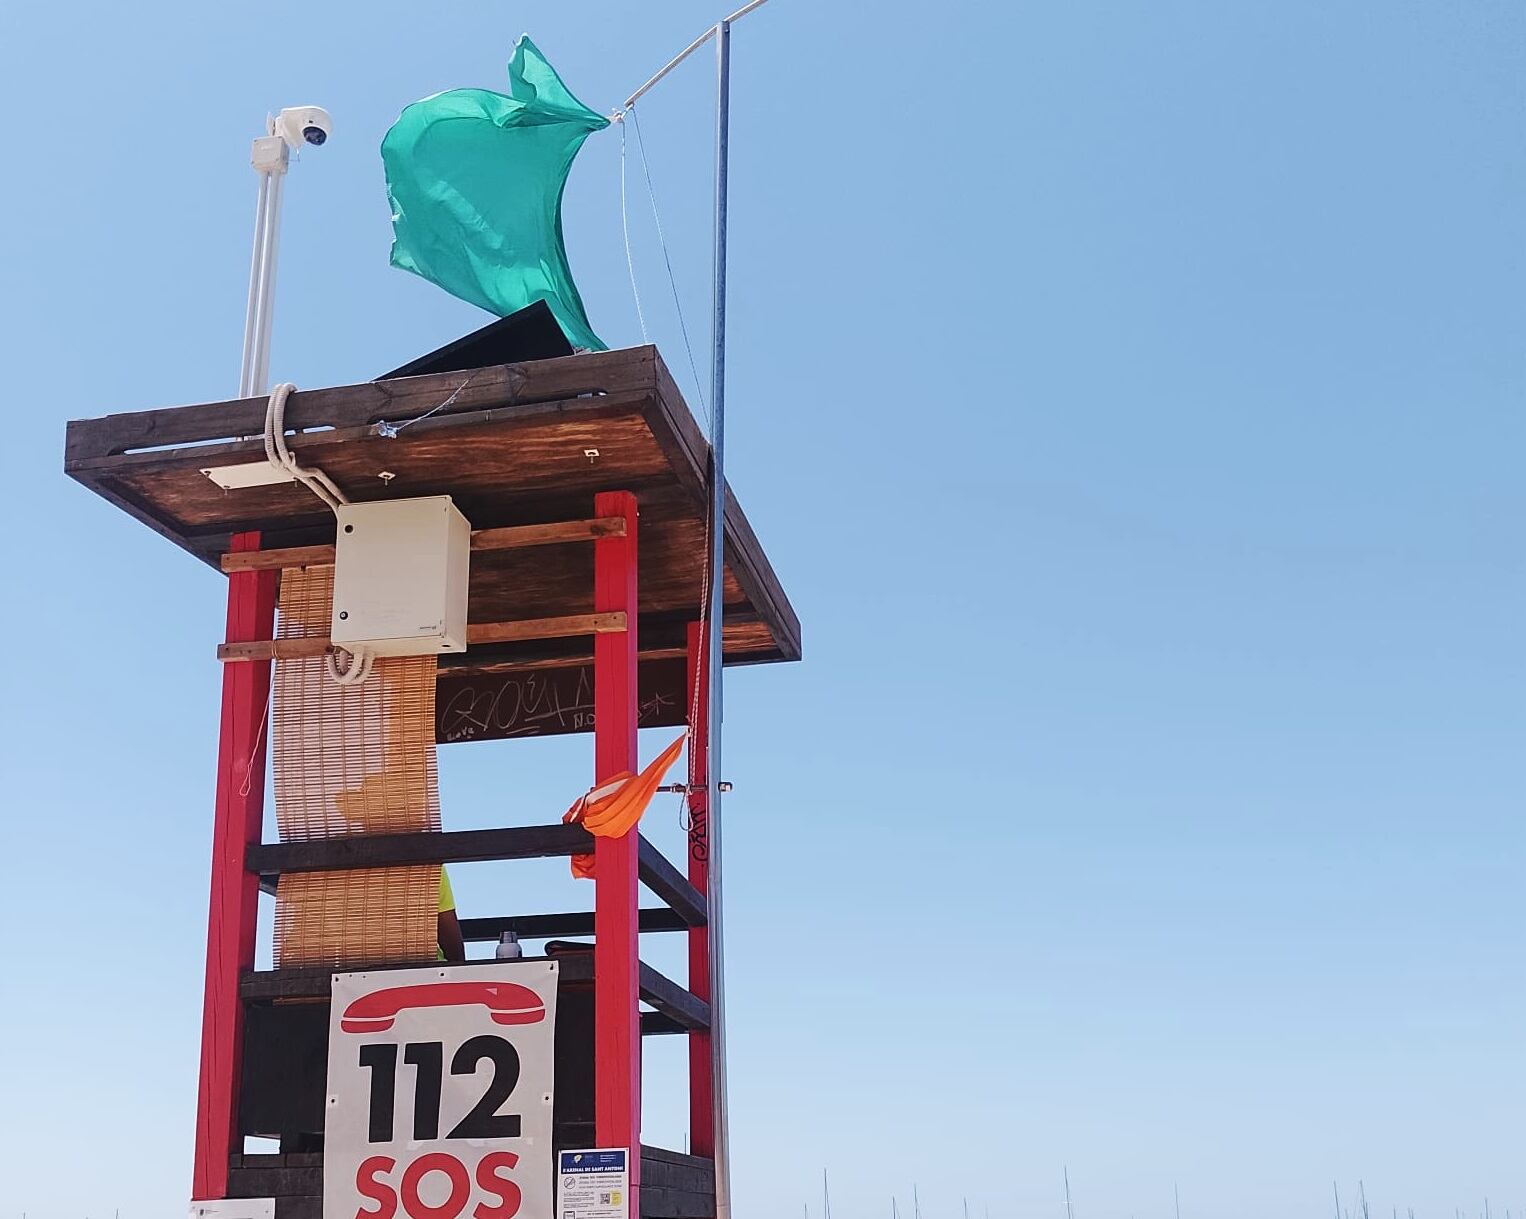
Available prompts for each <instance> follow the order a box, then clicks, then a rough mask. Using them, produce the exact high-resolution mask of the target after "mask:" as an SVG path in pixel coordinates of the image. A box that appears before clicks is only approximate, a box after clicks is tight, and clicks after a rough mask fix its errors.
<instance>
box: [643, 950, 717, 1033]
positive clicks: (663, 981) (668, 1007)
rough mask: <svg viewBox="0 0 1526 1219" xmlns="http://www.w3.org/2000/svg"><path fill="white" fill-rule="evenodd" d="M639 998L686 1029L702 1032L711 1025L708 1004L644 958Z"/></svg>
mask: <svg viewBox="0 0 1526 1219" xmlns="http://www.w3.org/2000/svg"><path fill="white" fill-rule="evenodd" d="M641 997H642V998H643V999H645V1000H646V1001H647V1002H648V1003H650V1004H651V1005H652V1006H653V1007H654V1008H656V1009H657V1010H658V1011H659V1012H661V1013H662V1014H663V1015H664V1016H667V1017H668V1018H669V1019H671V1020H675V1021H677V1022H678V1023H679V1024H681V1025H683V1026H684V1028H686V1029H691V1030H697V1031H701V1032H702V1031H704V1030H705V1029H708V1028H709V1027H710V1005H709V1004H708V1003H706V1002H705V1001H704V1000H703V999H701V998H700V997H699V996H698V995H695V994H693V993H692V992H691V991H688V990H685V989H684V988H683V987H682V986H680V985H679V984H678V983H677V982H674V981H673V980H672V979H671V978H668V977H666V976H665V975H663V974H661V973H658V972H657V970H655V969H653V968H652V967H651V966H650V965H648V964H647V963H646V962H645V961H642V962H641Z"/></svg>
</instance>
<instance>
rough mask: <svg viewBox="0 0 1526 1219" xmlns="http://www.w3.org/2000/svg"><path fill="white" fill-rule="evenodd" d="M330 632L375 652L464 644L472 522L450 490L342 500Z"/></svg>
mask: <svg viewBox="0 0 1526 1219" xmlns="http://www.w3.org/2000/svg"><path fill="white" fill-rule="evenodd" d="M335 511H336V513H337V514H338V517H339V529H338V533H337V534H336V539H335V547H334V614H333V618H332V620H331V621H330V623H329V638H330V639H331V640H332V641H333V642H334V643H336V644H338V645H339V646H340V647H343V648H346V649H348V650H350V651H355V650H357V649H359V648H365V649H367V650H369V651H370V652H371V653H373V654H374V655H376V656H432V655H434V654H436V653H438V652H464V651H466V585H467V568H468V564H469V562H470V558H471V548H472V527H471V525H470V524H469V523H468V522H467V519H466V518H465V517H464V516H462V515H461V513H460V511H459V510H458V509H457V508H456V506H455V504H453V503H451V500H450V496H448V495H431V496H426V497H423V498H420V499H390V500H378V501H376V502H375V503H370V504H342V505H340V506H339V507H338V508H337V509H335Z"/></svg>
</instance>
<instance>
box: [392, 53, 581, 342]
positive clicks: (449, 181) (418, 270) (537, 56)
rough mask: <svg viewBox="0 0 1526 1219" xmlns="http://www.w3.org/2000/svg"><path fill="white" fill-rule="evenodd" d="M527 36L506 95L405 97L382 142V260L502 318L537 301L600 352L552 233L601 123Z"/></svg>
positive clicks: (461, 92) (558, 235) (477, 92)
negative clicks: (386, 257) (386, 253)
mask: <svg viewBox="0 0 1526 1219" xmlns="http://www.w3.org/2000/svg"><path fill="white" fill-rule="evenodd" d="M608 125H609V120H608V119H607V118H605V117H604V116H603V115H600V114H595V113H594V112H593V111H592V110H590V109H589V108H588V107H587V106H585V105H583V103H582V102H580V101H578V99H577V98H575V97H573V96H572V94H571V93H570V92H568V90H567V86H566V85H564V84H562V80H561V77H559V76H557V74H556V71H555V69H553V68H552V67H551V65H550V64H549V63H547V62H546V60H545V58H544V56H542V55H541V53H540V51H539V50H538V49H537V48H536V46H535V44H534V43H533V42H531V41H530V39H529V38H528V36H526V37H522V38H520V40H519V41H518V42H517V43H516V44H515V45H514V57H513V58H512V59H511V60H510V61H509V93H508V96H504V95H503V94H502V93H492V92H489V91H488V90H486V89H452V90H450V91H449V92H448V93H437V94H436V95H435V96H434V97H426V98H425V99H424V100H423V101H419V102H414V103H413V105H411V106H409V107H408V108H407V109H406V110H404V111H403V113H402V114H401V115H400V116H399V117H398V120H397V122H395V123H393V124H392V127H391V129H390V130H389V131H388V132H387V134H386V136H385V137H384V138H383V139H382V149H381V151H382V164H383V165H384V166H385V167H386V171H387V196H388V198H389V199H390V200H391V202H392V231H393V242H392V265H393V266H394V267H401V268H402V269H403V270H405V271H412V272H413V273H414V274H415V275H421V276H423V277H424V278H425V279H427V280H429V281H430V282H431V283H434V284H438V285H439V286H440V287H442V288H444V289H445V290H446V291H447V292H449V293H451V295H453V296H459V297H460V298H461V299H462V300H466V301H471V303H472V304H474V305H480V306H482V308H484V309H486V310H488V311H489V312H492V313H496V314H498V315H499V316H500V317H507V316H508V315H509V314H511V313H514V312H515V311H517V310H519V309H523V308H524V307H525V306H526V305H530V304H533V303H534V302H535V301H538V300H543V301H545V302H546V303H547V305H549V306H550V308H551V312H552V313H554V314H555V315H556V320H557V321H558V322H560V323H561V326H562V330H563V331H564V332H565V333H566V335H567V339H568V341H569V342H571V343H572V345H573V346H575V347H588V348H592V349H594V350H598V351H603V350H604V349H605V344H604V343H602V342H601V341H600V340H599V336H598V335H596V334H594V332H593V330H592V328H591V327H590V326H589V325H588V317H587V315H586V314H585V313H584V312H583V301H582V299H581V298H580V297H579V296H578V290H577V287H576V286H575V285H574V284H573V282H572V271H571V270H570V269H569V268H568V266H567V250H566V247H565V246H564V245H563V242H562V190H563V188H564V187H565V186H566V184H567V174H568V173H569V172H570V171H571V169H572V159H573V158H574V157H575V156H577V153H578V149H579V148H581V147H582V146H583V141H584V140H585V139H587V138H588V136H589V134H590V133H592V132H595V131H598V130H600V129H601V128H604V127H607V126H608Z"/></svg>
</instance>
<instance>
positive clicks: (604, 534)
mask: <svg viewBox="0 0 1526 1219" xmlns="http://www.w3.org/2000/svg"><path fill="white" fill-rule="evenodd" d="M624 536H625V522H624V521H623V520H620V519H619V518H617V517H607V518H605V517H597V516H595V517H590V518H588V519H587V520H582V521H552V522H551V523H550V524H546V525H510V526H507V527H506V528H503V529H478V530H476V531H475V532H473V533H472V542H471V546H472V549H473V550H474V551H486V550H525V549H528V548H529V547H531V546H555V545H558V544H559V543H562V542H592V541H593V540H594V539H595V538H618V537H624ZM333 561H334V547H332V546H288V547H286V548H285V549H284V550H235V551H230V552H229V553H227V554H225V555H223V556H222V558H221V560H220V561H219V566H221V567H222V569H223V571H224V572H235V571H265V570H267V569H269V568H272V567H279V568H291V567H321V566H323V565H324V564H327V563H332V562H333Z"/></svg>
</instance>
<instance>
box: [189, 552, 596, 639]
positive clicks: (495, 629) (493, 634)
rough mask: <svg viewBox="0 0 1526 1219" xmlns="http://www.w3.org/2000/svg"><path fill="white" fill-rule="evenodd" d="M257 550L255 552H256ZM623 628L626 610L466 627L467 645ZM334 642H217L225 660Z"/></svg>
mask: <svg viewBox="0 0 1526 1219" xmlns="http://www.w3.org/2000/svg"><path fill="white" fill-rule="evenodd" d="M256 553H258V552H256ZM623 630H625V612H624V611H623V610H617V611H615V612H613V613H607V614H566V615H564V616H562V617H560V618H524V619H521V620H520V621H518V622H473V623H470V624H469V625H468V626H467V628H466V642H467V646H469V647H471V646H478V645H482V644H489V643H511V642H515V641H517V640H524V639H571V638H573V637H575V636H577V635H607V634H610V633H611V632H615V631H623ZM332 646H333V643H332V641H331V640H329V639H328V638H327V636H323V635H313V636H309V637H307V638H305V639H251V640H249V641H248V642H247V643H220V644H218V645H217V659H218V660H221V661H225V662H228V663H233V662H237V661H244V660H311V659H313V658H314V657H317V656H322V655H323V654H324V653H325V652H327V651H328V650H329V648H331V647H332Z"/></svg>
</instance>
